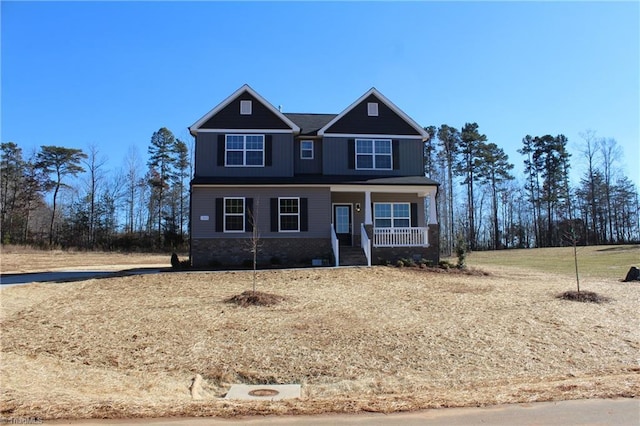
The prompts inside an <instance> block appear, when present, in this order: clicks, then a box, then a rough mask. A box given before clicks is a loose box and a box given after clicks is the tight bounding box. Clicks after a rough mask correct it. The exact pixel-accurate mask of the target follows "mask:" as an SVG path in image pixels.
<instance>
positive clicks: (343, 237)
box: [333, 204, 352, 246]
mask: <svg viewBox="0 0 640 426" xmlns="http://www.w3.org/2000/svg"><path fill="white" fill-rule="evenodd" d="M351 225H352V224H351V204H334V205H333V226H335V229H336V236H337V237H338V241H340V245H343V246H350V245H351V239H352V238H351V234H352V226H351Z"/></svg>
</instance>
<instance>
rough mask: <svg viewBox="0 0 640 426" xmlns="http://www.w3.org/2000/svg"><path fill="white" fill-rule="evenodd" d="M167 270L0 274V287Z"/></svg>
mask: <svg viewBox="0 0 640 426" xmlns="http://www.w3.org/2000/svg"><path fill="white" fill-rule="evenodd" d="M165 270H169V269H168V268H167V267H166V266H164V265H163V267H159V266H150V267H144V268H129V269H126V267H125V269H122V267H118V266H97V267H91V266H87V267H83V268H82V269H73V270H57V271H50V272H49V271H48V272H27V273H17V274H0V285H1V286H2V287H5V286H11V285H20V284H31V283H44V282H51V283H63V282H69V281H84V280H90V279H94V278H110V277H119V276H126V275H142V274H156V273H158V272H162V271H165Z"/></svg>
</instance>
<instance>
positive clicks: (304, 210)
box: [300, 198, 309, 232]
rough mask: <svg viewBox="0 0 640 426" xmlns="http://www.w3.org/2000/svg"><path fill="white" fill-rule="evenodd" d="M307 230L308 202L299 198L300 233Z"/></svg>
mask: <svg viewBox="0 0 640 426" xmlns="http://www.w3.org/2000/svg"><path fill="white" fill-rule="evenodd" d="M308 230H309V202H308V199H307V198H300V231H301V232H307V231H308Z"/></svg>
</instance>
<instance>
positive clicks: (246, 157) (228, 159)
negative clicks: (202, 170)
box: [224, 135, 264, 167]
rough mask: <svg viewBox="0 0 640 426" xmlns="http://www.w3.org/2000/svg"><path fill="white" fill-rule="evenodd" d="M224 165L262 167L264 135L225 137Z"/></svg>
mask: <svg viewBox="0 0 640 426" xmlns="http://www.w3.org/2000/svg"><path fill="white" fill-rule="evenodd" d="M224 165H225V166H227V167H229V166H231V167H264V135H226V139H225V154H224Z"/></svg>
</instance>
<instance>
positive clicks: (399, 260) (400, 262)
mask: <svg viewBox="0 0 640 426" xmlns="http://www.w3.org/2000/svg"><path fill="white" fill-rule="evenodd" d="M396 267H398V268H404V262H403V261H402V259H398V261H397V262H396Z"/></svg>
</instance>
